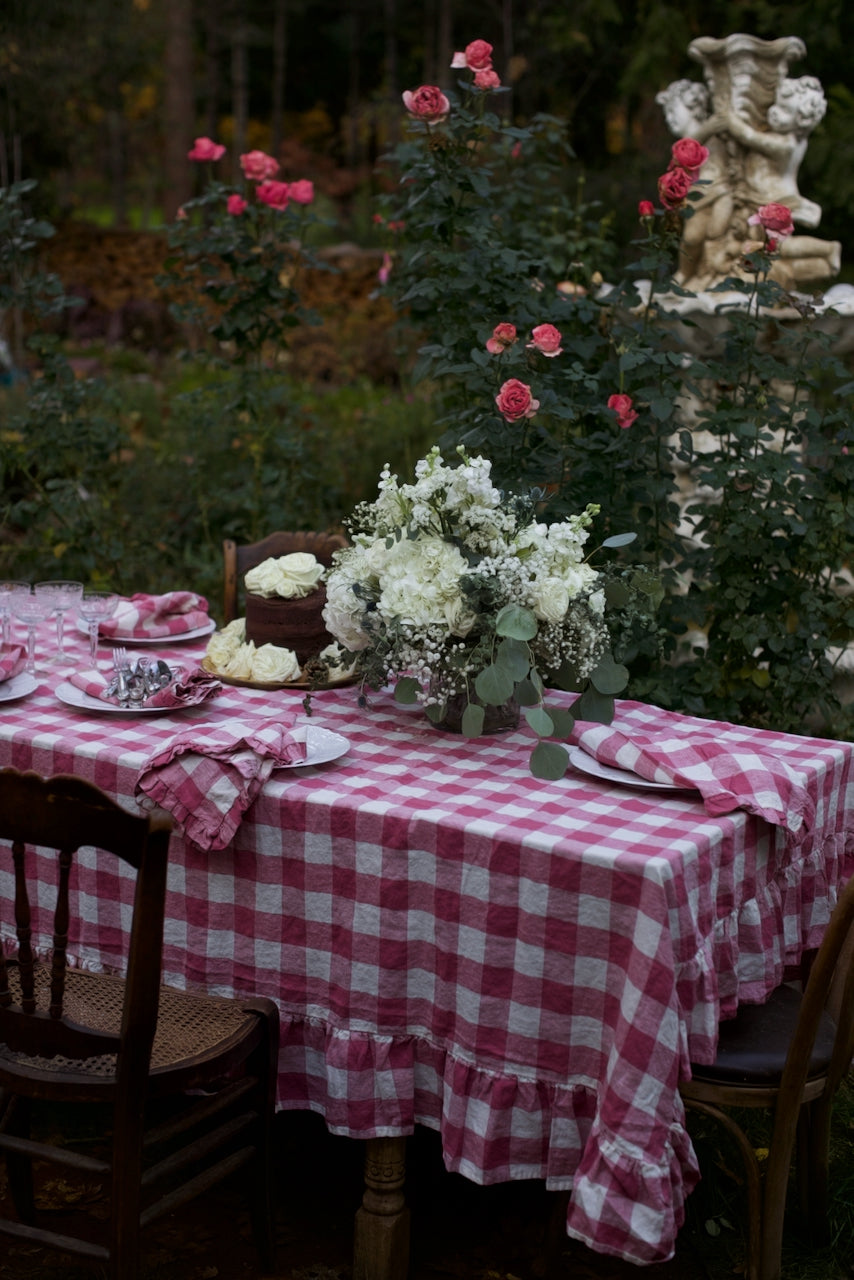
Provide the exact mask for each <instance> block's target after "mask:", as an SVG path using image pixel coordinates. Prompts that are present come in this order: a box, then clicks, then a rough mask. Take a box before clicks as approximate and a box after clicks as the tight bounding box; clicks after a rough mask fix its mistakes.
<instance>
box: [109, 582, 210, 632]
mask: <svg viewBox="0 0 854 1280" xmlns="http://www.w3.org/2000/svg"><path fill="white" fill-rule="evenodd" d="M208 621H209V618H208V602H207V600H205V598H204V596H198V595H196V593H195V592H194V591H167V592H165V593H164V594H163V595H159V596H152V595H146V594H145V592H138V593H137V594H136V595H134V596H131V597H130V599H129V600H120V601H119V605H118V608H117V609H116V612H115V613H114V614H113V616H112V618H106V619H105V620H104V621H103V622H102V623H101V624H100V625H99V628H98V630H99V632H100V634H101V635H102V636H107V637H108V638H110V639H113V640H140V639H141V640H145V639H159V638H161V637H162V638H164V639H168V638H169V637H170V636H179V635H182V634H183V633H184V632H186V631H196V630H198V628H199V627H203V626H204V625H205V623H206V622H208Z"/></svg>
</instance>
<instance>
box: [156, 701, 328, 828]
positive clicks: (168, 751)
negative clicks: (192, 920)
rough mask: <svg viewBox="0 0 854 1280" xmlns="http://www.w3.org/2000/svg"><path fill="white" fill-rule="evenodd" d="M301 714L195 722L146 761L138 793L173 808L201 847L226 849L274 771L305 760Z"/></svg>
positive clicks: (158, 803) (175, 817)
mask: <svg viewBox="0 0 854 1280" xmlns="http://www.w3.org/2000/svg"><path fill="white" fill-rule="evenodd" d="M295 719H296V717H295V716H286V717H284V718H277V719H276V720H255V721H244V722H243V723H234V722H232V723H227V724H217V725H211V724H195V725H193V727H192V728H191V729H189V730H187V731H186V732H184V733H179V734H177V735H176V737H174V738H173V739H172V740H171V742H169V743H167V745H166V746H165V747H163V748H162V749H161V750H160V751H157V752H155V754H154V755H153V756H151V757H150V759H148V760H147V761H146V762H145V764H144V765H143V766H142V768H141V769H140V772H139V776H138V778H137V781H136V795H137V796H140V795H142V796H146V797H147V798H148V801H149V802H150V803H152V804H155V805H159V806H160V808H161V809H166V810H168V811H169V813H171V814H172V816H173V817H174V819H175V821H176V822H177V823H178V825H179V826H180V827H181V829H182V830H183V832H184V835H185V836H186V837H187V839H188V840H190V841H192V843H193V844H195V845H197V846H198V847H199V848H200V849H204V850H206V851H209V850H212V849H224V848H225V847H226V845H228V844H230V843H231V841H232V840H233V838H234V834H235V832H236V831H237V828H238V826H239V825H240V822H241V819H242V817H243V814H244V813H245V812H246V810H247V809H248V808H249V806H250V805H251V804H252V801H253V800H254V799H255V797H256V796H257V794H258V792H259V791H260V790H261V788H262V787H263V785H264V783H265V782H266V781H267V779H268V778H269V776H270V774H271V773H272V772H273V770H274V769H278V768H280V767H281V766H282V765H286V764H293V763H294V762H295V761H298V760H304V759H305V743H304V742H297V741H295V739H294V737H293V736H292V734H291V733H290V729H291V728H292V726H293V723H294V721H295Z"/></svg>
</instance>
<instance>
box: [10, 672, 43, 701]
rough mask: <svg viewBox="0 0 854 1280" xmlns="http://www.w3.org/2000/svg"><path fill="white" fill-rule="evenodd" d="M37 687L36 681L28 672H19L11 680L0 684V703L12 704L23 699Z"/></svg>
mask: <svg viewBox="0 0 854 1280" xmlns="http://www.w3.org/2000/svg"><path fill="white" fill-rule="evenodd" d="M38 685H39V682H38V680H37V679H36V678H35V676H33V675H30V673H29V671H19V672H18V674H17V675H16V676H12V678H11V680H4V681H3V683H2V684H0V702H14V701H15V699H16V698H25V697H26V696H27V694H28V693H32V691H33V689H37V688H38Z"/></svg>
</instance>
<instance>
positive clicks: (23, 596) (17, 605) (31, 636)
mask: <svg viewBox="0 0 854 1280" xmlns="http://www.w3.org/2000/svg"><path fill="white" fill-rule="evenodd" d="M11 605H12V612H13V613H14V615H15V617H16V618H17V619H18V621H19V622H23V624H24V626H25V627H26V628H27V661H26V664H25V666H24V670H25V671H29V673H30V675H35V674H36V628H37V627H38V625H39V623H40V622H44V621H45V619H46V618H49V617H50V615H51V614H52V613H53V611H54V609H55V607H56V606H55V605H54V602H53V600H52V599H51V597H50V596H46V595H44V593H42V594H41V595H38V596H37V595H36V593H35V592H34V591H20V592H18V593H17V594H15V595H13V596H12V599H11Z"/></svg>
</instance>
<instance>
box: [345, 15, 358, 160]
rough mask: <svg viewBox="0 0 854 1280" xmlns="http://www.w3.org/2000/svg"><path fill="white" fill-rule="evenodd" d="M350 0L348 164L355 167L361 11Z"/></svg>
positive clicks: (348, 24) (348, 21)
mask: <svg viewBox="0 0 854 1280" xmlns="http://www.w3.org/2000/svg"><path fill="white" fill-rule="evenodd" d="M356 3H357V0H350V4H349V12H348V14H347V34H348V37H349V39H348V44H349V46H350V57H349V60H348V75H347V140H346V146H347V164H348V165H349V166H350V167H351V168H355V166H356V164H357V163H358V157H359V13H358V10H357V7H356Z"/></svg>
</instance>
